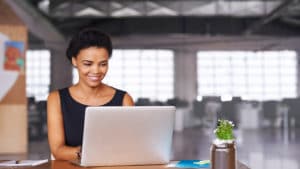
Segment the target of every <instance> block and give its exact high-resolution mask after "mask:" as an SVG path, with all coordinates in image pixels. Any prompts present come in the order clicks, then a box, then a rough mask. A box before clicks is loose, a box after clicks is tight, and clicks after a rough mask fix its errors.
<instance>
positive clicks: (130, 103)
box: [123, 93, 134, 106]
mask: <svg viewBox="0 0 300 169" xmlns="http://www.w3.org/2000/svg"><path fill="white" fill-rule="evenodd" d="M123 106H134V101H133V99H132V97H131V96H130V95H129V94H128V93H126V94H125V95H124V98H123Z"/></svg>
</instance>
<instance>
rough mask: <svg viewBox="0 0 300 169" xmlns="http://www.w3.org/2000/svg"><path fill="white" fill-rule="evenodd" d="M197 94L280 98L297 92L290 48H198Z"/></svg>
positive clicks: (293, 60)
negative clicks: (222, 49)
mask: <svg viewBox="0 0 300 169" xmlns="http://www.w3.org/2000/svg"><path fill="white" fill-rule="evenodd" d="M197 57H198V58H197V59H198V63H197V64H198V97H199V98H201V97H202V96H221V97H223V98H228V96H229V97H232V96H241V97H242V98H243V99H255V100H280V99H282V98H294V97H296V96H297V84H296V83H297V54H296V52H294V51H260V52H252V51H234V52H225V51H218V52H198V54H197Z"/></svg>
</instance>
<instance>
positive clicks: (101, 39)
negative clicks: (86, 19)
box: [66, 28, 112, 61]
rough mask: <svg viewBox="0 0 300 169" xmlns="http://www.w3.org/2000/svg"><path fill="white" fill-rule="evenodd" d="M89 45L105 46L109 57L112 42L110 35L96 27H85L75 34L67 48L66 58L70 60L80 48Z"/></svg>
mask: <svg viewBox="0 0 300 169" xmlns="http://www.w3.org/2000/svg"><path fill="white" fill-rule="evenodd" d="M89 47H100V48H105V49H106V50H107V52H108V54H109V57H111V54H112V43H111V40H110V37H109V36H108V35H107V34H105V33H103V32H101V31H100V30H98V29H96V28H86V29H83V30H82V31H80V32H78V33H77V34H75V35H74V36H73V37H72V39H71V41H70V43H69V46H68V48H67V51H66V55H67V58H68V59H69V60H70V61H72V57H77V55H78V54H79V52H80V50H82V49H86V48H89Z"/></svg>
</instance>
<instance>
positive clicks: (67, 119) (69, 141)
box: [59, 88, 126, 146]
mask: <svg viewBox="0 0 300 169" xmlns="http://www.w3.org/2000/svg"><path fill="white" fill-rule="evenodd" d="M125 93H126V92H125V91H122V90H118V89H116V92H115V95H114V96H113V98H112V99H111V100H110V101H109V102H108V103H106V104H104V105H99V106H122V103H123V98H124V95H125ZM59 96H60V103H61V110H62V114H63V122H64V131H65V142H66V143H65V144H66V145H68V146H81V145H82V135H83V124H84V116H85V108H86V107H88V105H84V104H82V103H79V102H77V101H76V100H74V99H73V98H72V96H71V95H70V92H69V88H63V89H60V90H59Z"/></svg>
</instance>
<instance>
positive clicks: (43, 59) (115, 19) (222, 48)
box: [0, 0, 300, 169]
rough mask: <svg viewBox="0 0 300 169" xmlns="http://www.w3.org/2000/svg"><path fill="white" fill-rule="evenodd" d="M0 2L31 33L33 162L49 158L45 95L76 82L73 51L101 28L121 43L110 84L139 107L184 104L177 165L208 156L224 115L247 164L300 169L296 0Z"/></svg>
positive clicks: (258, 168)
mask: <svg viewBox="0 0 300 169" xmlns="http://www.w3.org/2000/svg"><path fill="white" fill-rule="evenodd" d="M1 1H2V2H1V3H0V5H2V6H5V8H6V7H8V8H11V9H12V10H13V11H14V12H15V14H16V15H17V16H18V17H19V18H20V19H21V20H22V22H23V23H24V25H26V27H27V29H28V46H27V47H28V49H27V50H26V96H27V117H28V127H27V128H28V153H26V155H25V156H26V158H31V159H40V158H48V157H49V147H48V143H47V126H46V120H47V119H46V98H47V95H48V93H49V92H50V91H52V90H56V89H59V88H62V87H66V86H68V85H71V84H74V83H76V82H77V81H78V75H77V72H76V69H74V68H73V67H72V66H71V64H70V63H69V62H68V60H67V59H66V57H65V49H66V45H67V44H68V41H69V40H70V37H71V36H72V35H73V34H74V33H75V32H77V31H79V30H80V29H82V28H85V27H97V28H99V29H101V30H103V31H105V32H107V33H109V34H110V35H111V37H112V40H113V46H114V51H113V55H112V58H111V60H110V70H109V72H108V75H107V77H106V78H105V80H104V81H105V82H106V83H108V84H110V85H112V86H115V87H117V88H121V89H124V90H126V91H128V92H129V93H130V94H131V95H132V96H133V98H134V100H135V102H136V105H139V106H143V105H175V106H176V107H177V112H176V119H175V133H174V142H173V152H172V153H173V155H172V156H173V159H174V160H180V159H208V158H209V146H210V144H211V141H212V140H213V139H214V136H213V130H214V128H215V127H216V124H217V119H218V118H225V119H229V120H232V121H233V122H234V123H235V135H236V137H237V150H238V159H239V160H240V161H242V162H243V163H245V164H247V165H248V166H249V167H251V168H253V169H263V168H267V169H281V168H289V169H300V163H299V160H300V153H299V151H298V150H299V148H300V135H299V134H300V98H299V95H300V83H299V72H300V69H299V56H300V45H299V44H300V2H299V1H298V0H65V1H60V0H1ZM2 8H4V7H2ZM0 14H1V11H0ZM0 86H1V84H0ZM0 113H1V112H0ZM14 156H15V155H14V154H5V155H2V157H1V155H0V157H1V158H2V159H3V158H8V157H14Z"/></svg>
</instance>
